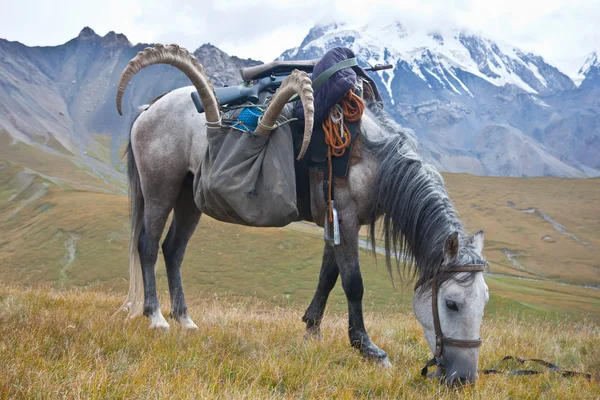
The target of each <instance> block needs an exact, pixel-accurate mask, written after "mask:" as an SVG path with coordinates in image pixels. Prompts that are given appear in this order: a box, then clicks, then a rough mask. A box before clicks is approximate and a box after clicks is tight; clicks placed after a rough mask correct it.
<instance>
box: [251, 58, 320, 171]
mask: <svg viewBox="0 0 600 400" xmlns="http://www.w3.org/2000/svg"><path fill="white" fill-rule="evenodd" d="M296 93H297V94H298V95H299V96H300V100H301V101H302V105H303V107H304V137H303V139H302V147H301V148H300V153H299V154H298V160H300V159H302V157H304V153H306V149H308V145H309V144H310V138H311V136H312V130H313V124H314V120H315V105H314V102H315V98H314V95H313V88H312V81H311V80H310V77H309V76H308V74H307V73H306V72H304V71H299V70H297V69H295V70H294V71H292V73H291V74H290V76H288V77H287V78H285V80H284V81H283V82H282V83H281V86H280V87H279V89H277V91H276V92H275V94H274V95H273V98H272V99H271V101H270V102H269V105H268V107H267V110H266V111H265V114H264V115H263V117H262V119H261V123H260V124H258V126H257V127H256V130H255V132H256V133H258V134H260V135H263V136H268V135H269V134H270V133H271V131H272V130H273V126H274V124H275V122H276V121H277V117H279V114H281V111H282V110H283V107H285V105H286V103H287V102H288V101H289V100H290V98H291V97H292V96H293V95H294V94H296ZM268 128H271V129H268Z"/></svg>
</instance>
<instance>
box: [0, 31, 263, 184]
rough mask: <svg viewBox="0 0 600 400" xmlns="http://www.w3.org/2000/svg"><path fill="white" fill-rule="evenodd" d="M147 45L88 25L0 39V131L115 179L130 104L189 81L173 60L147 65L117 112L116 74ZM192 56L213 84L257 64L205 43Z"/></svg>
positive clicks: (131, 108)
mask: <svg viewBox="0 0 600 400" xmlns="http://www.w3.org/2000/svg"><path fill="white" fill-rule="evenodd" d="M147 46H149V45H148V44H137V45H132V44H131V43H130V42H129V40H128V39H127V37H125V36H124V35H122V34H116V33H114V32H110V33H108V34H107V35H106V36H104V37H100V36H99V35H97V34H96V33H95V32H94V31H93V30H92V29H90V28H84V29H83V30H82V31H81V33H80V34H79V35H78V36H77V37H76V38H74V39H72V40H70V41H69V42H67V43H65V44H62V45H60V46H54V47H28V46H25V45H23V44H21V43H18V42H10V41H7V40H3V39H0V135H3V136H4V137H6V136H8V138H9V139H10V141H11V142H12V143H13V144H15V143H21V142H24V143H26V144H29V145H32V146H34V147H36V148H39V149H42V150H43V151H45V152H50V153H56V147H57V146H58V147H59V148H60V149H61V151H63V152H65V153H67V154H68V155H69V156H72V157H75V158H77V159H78V160H79V161H81V163H82V164H84V165H87V166H88V167H90V168H91V169H92V170H95V172H96V173H98V174H101V175H102V176H105V177H106V176H113V175H114V176H113V177H114V178H115V179H118V177H117V176H116V175H119V173H118V172H117V171H116V170H115V169H114V168H113V166H114V165H117V164H119V158H120V154H119V151H118V150H119V149H121V148H122V145H123V143H124V141H125V139H126V137H127V135H128V132H129V127H130V124H131V121H132V119H133V116H134V115H135V112H136V109H137V107H139V106H141V105H143V104H147V103H149V102H150V101H151V100H152V99H153V98H155V97H156V96H158V95H160V94H163V93H165V92H168V91H170V90H172V89H175V88H178V87H182V86H187V85H189V84H190V83H189V80H188V79H187V78H186V77H185V75H183V74H182V73H181V72H179V71H178V70H177V69H175V68H173V67H170V66H165V65H157V66H152V67H149V68H147V69H145V70H143V71H141V72H140V73H139V74H138V75H137V76H136V77H135V78H134V79H133V80H132V82H131V83H130V85H129V87H128V89H127V91H126V93H125V98H124V101H123V107H124V108H123V111H124V116H123V117H120V116H119V115H118V113H117V111H116V107H115V93H116V88H117V83H118V80H119V76H120V74H121V71H122V70H123V68H124V67H125V66H126V64H127V62H128V61H129V60H130V59H131V58H132V57H134V56H135V55H136V54H137V52H138V51H140V50H142V49H144V48H145V47H147ZM194 55H195V56H196V57H198V58H199V60H200V62H201V63H202V64H203V65H204V66H205V68H206V70H207V72H208V73H209V75H210V77H211V78H212V81H213V83H214V84H215V85H216V86H223V85H225V84H234V83H237V82H238V81H239V78H238V77H239V72H238V69H239V68H240V67H243V66H249V65H255V64H257V63H258V62H257V61H252V60H243V59H239V58H237V57H230V56H229V55H227V54H225V53H224V52H222V51H221V50H219V49H218V48H216V47H214V46H212V45H210V44H205V45H203V46H201V47H200V48H198V49H197V50H196V51H195V52H194ZM2 142H3V143H4V142H6V140H2ZM52 144H53V145H54V146H52ZM98 149H102V151H108V152H109V153H110V154H109V156H108V157H107V158H108V160H106V159H104V160H97V159H98V158H99V157H93V156H92V153H98V152H99V151H98ZM5 150H6V152H7V153H9V152H10V149H5ZM4 158H5V159H6V158H7V157H4ZM105 158H106V157H105ZM9 160H10V158H9ZM23 161H24V162H25V164H27V162H26V160H23ZM99 161H109V162H108V163H106V162H99ZM121 178H122V177H121Z"/></svg>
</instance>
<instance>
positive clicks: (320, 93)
mask: <svg viewBox="0 0 600 400" xmlns="http://www.w3.org/2000/svg"><path fill="white" fill-rule="evenodd" d="M354 57H355V55H354V52H353V51H352V50H350V49H349V48H347V47H334V48H333V49H331V50H329V51H328V52H327V53H325V54H324V55H323V57H322V58H321V60H320V61H319V62H318V63H317V64H316V65H315V67H314V69H313V73H312V80H313V81H314V80H315V79H317V77H318V76H319V75H320V74H322V73H323V72H324V71H326V70H327V69H328V68H330V67H332V66H333V65H335V64H337V63H338V62H340V61H343V60H347V59H349V58H354ZM357 74H358V75H360V76H361V77H364V78H366V79H367V80H369V81H371V82H372V80H371V79H370V78H369V77H368V75H367V74H366V72H365V71H364V70H363V69H362V68H360V67H352V68H344V69H342V70H340V71H337V72H336V73H335V74H333V75H332V76H331V77H330V78H329V79H327V80H326V81H325V82H323V84H322V85H321V86H320V87H318V88H317V89H315V92H314V96H315V127H317V126H321V123H322V122H323V120H324V119H325V118H326V117H327V116H328V115H329V111H330V110H331V107H333V106H334V105H335V104H337V103H339V101H340V100H341V99H342V97H344V95H345V94H346V93H348V91H349V90H352V89H353V88H354V86H355V85H356V80H357ZM372 86H373V87H374V89H373V90H374V91H375V95H376V97H378V98H379V93H378V91H377V87H376V86H375V84H372ZM378 100H379V99H378ZM294 114H295V116H296V117H297V118H299V119H304V108H303V107H302V102H300V101H298V102H297V103H296V107H295V110H294Z"/></svg>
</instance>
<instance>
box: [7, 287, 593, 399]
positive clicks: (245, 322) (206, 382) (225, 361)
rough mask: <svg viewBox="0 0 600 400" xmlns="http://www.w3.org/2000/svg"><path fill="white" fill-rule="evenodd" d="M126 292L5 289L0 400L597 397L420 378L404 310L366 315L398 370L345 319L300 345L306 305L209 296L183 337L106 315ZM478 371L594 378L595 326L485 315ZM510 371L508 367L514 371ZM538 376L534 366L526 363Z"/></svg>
mask: <svg viewBox="0 0 600 400" xmlns="http://www.w3.org/2000/svg"><path fill="white" fill-rule="evenodd" d="M121 299H122V298H121V296H114V295H107V294H106V293H104V292H97V291H86V290H65V291H63V290H50V289H47V288H41V289H20V288H15V287H9V286H6V285H2V286H0V321H2V323H1V324H0V336H1V337H2V341H1V342H0V365H2V368H0V397H2V398H12V397H17V398H49V399H55V398H152V399H161V398H175V399H195V398H207V399H216V398H219V399H221V398H222V399H234V398H235V399H238V398H240V399H244V398H245V399H275V398H278V399H279V398H284V399H288V398H289V399H312V398H339V399H353V398H376V397H377V398H406V399H422V398H449V399H451V398H459V397H460V398H464V399H508V398H511V399H516V398H519V399H521V398H523V399H524V398H547V399H597V398H599V397H600V383H590V382H588V381H587V380H586V379H584V378H581V377H577V378H564V377H562V376H557V375H552V374H548V373H545V374H542V375H536V376H525V377H517V376H506V375H493V376H492V375H487V376H481V377H480V379H479V380H478V382H477V383H476V384H475V385H473V386H470V387H467V388H462V389H453V388H447V387H446V386H445V385H440V384H438V383H437V382H436V381H434V380H431V379H429V380H426V379H423V378H422V377H421V376H420V373H419V371H420V368H421V367H422V366H423V364H424V363H425V361H426V360H427V359H428V358H429V357H430V354H429V351H428V348H427V346H426V344H425V341H424V339H423V335H422V332H421V328H420V325H419V324H418V322H417V321H416V319H415V318H414V316H413V315H412V314H410V313H397V312H393V313H390V312H389V311H388V312H386V311H381V312H371V313H368V314H367V319H366V323H367V326H368V327H369V328H370V331H371V336H372V337H373V340H374V341H375V342H376V343H378V344H379V345H380V346H381V347H382V348H384V349H385V350H387V351H388V354H389V356H390V360H391V362H392V363H393V367H391V368H387V369H384V368H382V367H380V366H377V365H375V364H373V363H372V362H369V361H366V360H363V359H362V358H361V357H360V355H359V354H358V352H357V351H355V350H353V349H351V348H350V346H349V345H348V339H347V336H346V318H345V316H344V315H343V314H337V313H327V314H326V316H325V320H324V323H323V332H324V338H323V339H322V340H321V341H316V340H309V341H305V340H304V339H303V333H304V332H303V324H302V323H301V322H300V316H301V315H302V309H300V308H297V307H289V306H288V307H277V306H275V307H274V306H273V304H272V303H265V302H262V301H257V300H251V299H244V300H232V299H223V298H220V297H216V296H212V297H208V298H204V299H202V300H193V301H192V302H191V310H192V313H191V315H192V317H193V318H194V319H195V321H196V323H197V324H198V326H199V330H198V331H197V332H194V333H184V332H182V331H181V330H179V329H178V327H177V326H175V325H176V324H175V323H173V324H172V329H171V331H170V332H169V333H165V332H154V331H149V330H148V329H147V325H148V322H147V321H146V320H143V319H137V320H134V321H130V322H124V318H125V316H124V315H123V314H118V315H115V316H111V315H112V314H113V313H114V311H115V310H116V309H117V308H118V306H119V305H120V302H121ZM482 336H483V338H484V346H483V347H482V348H481V356H480V367H481V368H487V367H491V366H492V365H494V364H495V363H496V362H497V361H498V360H500V359H501V358H502V357H503V356H505V355H507V354H513V355H519V356H521V357H541V358H544V359H547V360H552V361H553V362H556V363H558V365H560V366H561V367H563V368H565V369H574V370H579V371H588V372H591V373H594V374H598V373H600V352H598V351H597V350H598V348H600V327H599V326H598V325H594V324H590V323H573V322H566V321H563V322H559V323H557V322H555V321H551V320H546V319H540V318H532V319H528V320H516V319H515V318H495V317H492V318H488V317H486V318H485V321H484V324H483V330H482ZM509 366H510V365H509ZM533 368H535V366H533Z"/></svg>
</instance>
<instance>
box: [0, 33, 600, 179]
mask: <svg viewBox="0 0 600 400" xmlns="http://www.w3.org/2000/svg"><path fill="white" fill-rule="evenodd" d="M147 46H148V44H141V43H140V44H136V45H133V44H132V43H130V42H129V40H128V39H127V37H126V36H124V35H122V34H117V33H114V32H109V33H108V34H107V35H105V36H103V37H101V36H99V35H97V34H96V33H95V32H94V31H93V30H92V29H90V28H87V27H86V28H84V29H83V30H82V31H81V32H80V34H79V35H78V36H77V37H76V38H74V39H72V40H70V41H68V42H67V43H65V44H62V45H59V46H52V47H28V46H25V45H23V44H21V43H19V42H11V41H8V40H4V39H0V140H1V141H2V143H3V146H2V147H3V150H2V151H0V159H5V160H6V159H7V160H9V161H10V162H17V161H18V160H17V161H15V158H14V154H13V153H14V151H13V152H12V153H11V148H14V146H17V145H18V146H22V145H27V146H31V147H34V148H36V149H37V150H39V151H42V152H45V153H48V154H53V155H57V156H65V157H68V158H69V159H70V160H71V161H73V162H74V163H75V164H76V165H77V166H78V167H81V168H84V169H86V170H87V171H88V173H89V174H96V175H98V176H100V177H101V178H102V179H103V180H104V181H105V182H112V181H113V180H122V174H121V172H119V169H120V166H121V158H120V156H121V154H120V150H121V149H122V148H123V144H124V142H125V141H126V139H127V135H128V131H129V127H130V124H131V121H132V119H133V117H134V115H135V113H136V109H137V107H139V106H141V105H143V104H147V103H149V102H150V101H151V100H152V99H153V98H155V97H156V96H158V95H160V94H163V93H165V92H167V91H169V90H172V89H174V88H177V87H181V86H186V85H189V81H188V79H187V78H186V77H185V76H184V75H183V74H182V73H180V72H179V71H178V70H176V69H175V68H172V67H169V66H163V65H158V66H152V67H150V68H147V69H145V70H143V71H141V72H140V73H139V74H138V75H137V76H136V77H135V78H134V79H133V81H132V82H131V83H130V86H129V88H128V89H127V92H126V93H125V98H124V101H123V105H124V116H125V117H119V115H118V114H117V112H116V108H115V104H114V99H115V93H116V85H117V82H118V79H119V75H120V73H121V71H122V70H123V68H124V67H125V65H126V64H127V62H128V61H129V60H130V59H131V58H132V57H134V56H135V54H137V52H138V51H140V50H142V49H143V48H145V47H147ZM334 46H346V47H349V48H351V49H352V50H353V51H354V52H355V53H356V55H357V57H358V60H359V63H360V64H361V65H363V66H368V65H373V64H378V63H386V64H391V65H392V66H393V69H391V70H386V71H380V72H378V73H372V76H373V78H374V79H375V81H376V82H377V84H378V87H379V89H380V92H381V93H382V96H383V98H384V102H385V107H386V109H387V110H388V112H390V113H391V114H392V116H393V117H394V118H395V119H396V120H397V121H398V122H400V123H402V124H403V125H405V126H407V127H409V128H411V129H413V130H414V132H415V134H416V135H417V137H418V138H419V141H420V143H421V146H422V150H423V153H424V154H425V155H426V157H427V158H428V159H429V160H430V161H431V162H433V163H434V164H435V165H436V166H437V167H438V168H439V169H441V170H444V171H450V172H468V173H473V174H478V175H501V176H564V177H586V176H598V175H600V60H599V59H598V56H597V53H592V54H591V55H590V56H589V58H588V59H587V60H586V62H585V64H584V65H583V66H582V67H581V69H580V70H579V73H578V76H577V77H569V76H567V75H565V74H564V73H562V72H561V71H559V70H558V69H557V68H555V67H553V66H552V65H551V64H549V63H548V62H547V61H545V60H544V59H543V58H542V57H540V56H538V55H534V54H531V53H525V52H522V51H520V50H519V49H516V48H514V47H511V46H508V45H505V44H499V43H497V42H494V41H492V40H490V39H486V38H484V37H481V36H477V35H473V34H470V33H467V32H464V31H448V32H428V33H423V32H415V31H411V30H409V29H407V28H405V27H404V26H403V25H401V24H399V23H398V24H394V25H390V26H386V27H370V26H350V25H346V24H330V25H324V26H316V27H314V28H313V29H311V30H310V32H309V33H308V35H307V36H306V38H305V39H304V40H303V41H302V43H301V44H300V46H298V47H296V48H293V49H289V50H286V51H285V52H283V53H282V55H281V56H280V57H279V59H282V60H283V59H287V60H292V59H312V58H317V57H320V56H322V55H323V54H324V53H325V52H326V51H327V50H328V49H330V48H331V47H334ZM193 54H194V55H195V56H196V57H197V58H198V59H199V60H200V62H201V63H202V64H203V65H204V66H205V68H206V70H207V72H208V74H209V76H210V77H211V79H212V82H213V83H214V84H215V86H223V85H232V84H236V83H238V82H239V81H240V78H239V73H238V70H239V68H241V67H245V66H251V65H256V64H258V63H260V62H259V61H256V60H251V59H240V58H238V57H235V56H229V55H227V54H226V53H224V52H223V51H221V50H220V49H218V48H217V47H215V46H213V45H211V44H204V45H202V46H201V47H199V48H198V49H197V50H195V51H194V52H193ZM11 154H13V156H12V158H11V156H10V155H11ZM98 154H104V156H102V157H101V156H98ZM26 161H27V160H21V161H20V162H23V163H25V164H27V162H26ZM115 167H117V168H115Z"/></svg>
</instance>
